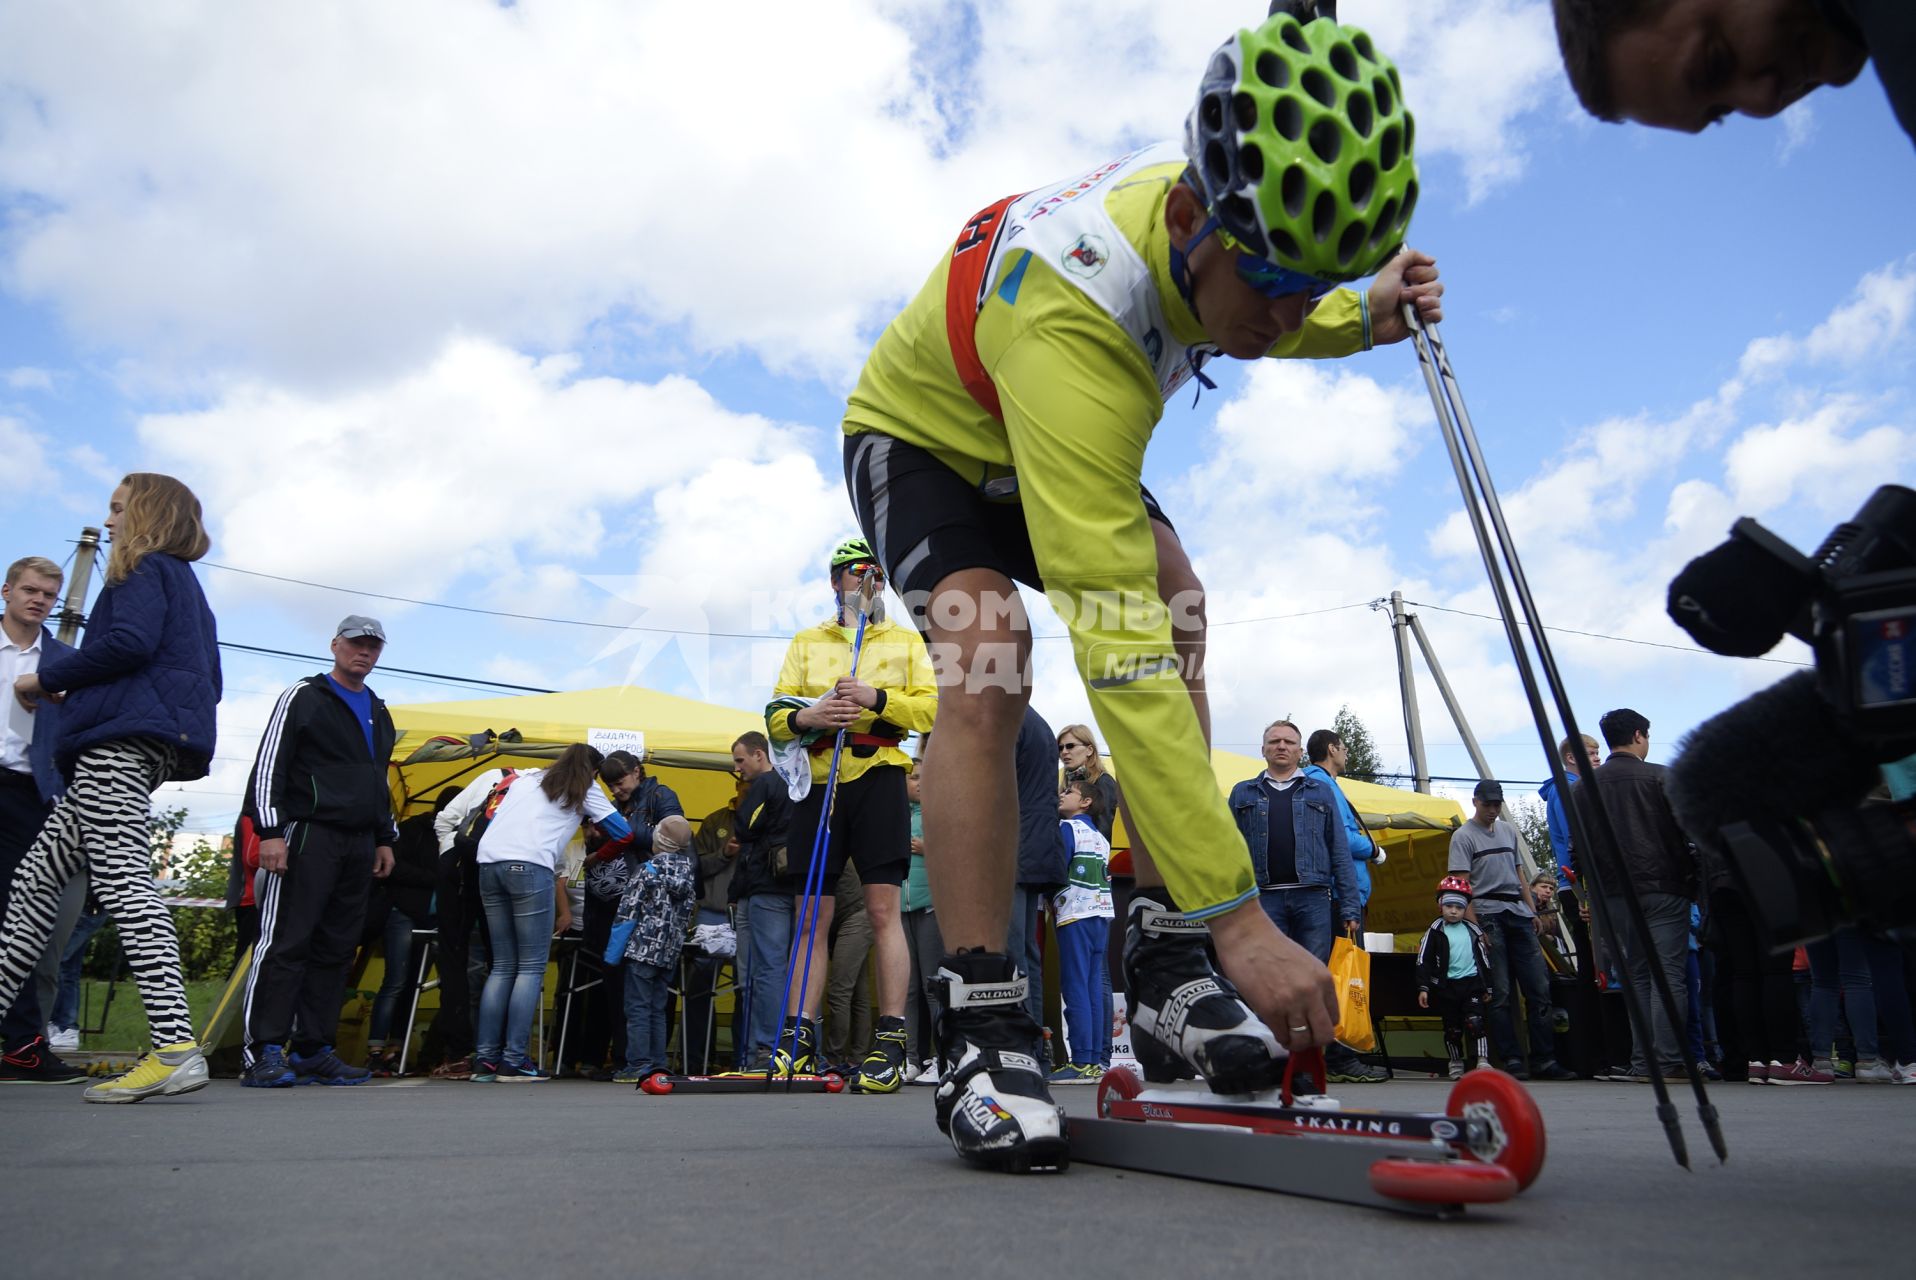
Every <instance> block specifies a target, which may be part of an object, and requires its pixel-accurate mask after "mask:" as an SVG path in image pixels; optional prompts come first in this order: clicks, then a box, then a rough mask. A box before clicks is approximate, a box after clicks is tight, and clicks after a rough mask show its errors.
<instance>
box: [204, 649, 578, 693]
mask: <svg viewBox="0 0 1916 1280" xmlns="http://www.w3.org/2000/svg"><path fill="white" fill-rule="evenodd" d="M220 648H222V649H237V650H239V651H240V652H241V653H257V654H262V655H264V656H265V657H268V658H290V659H292V660H293V661H295V662H319V663H330V662H331V661H332V659H331V658H321V657H318V656H316V655H314V654H310V653H290V652H288V651H287V650H285V649H266V648H262V647H261V646H259V645H256V644H238V643H235V642H234V641H231V640H222V641H220ZM378 670H379V671H381V672H383V673H385V674H387V675H395V676H411V677H412V678H413V679H415V680H422V681H424V682H425V683H427V684H442V685H447V686H449V687H451V688H455V689H456V688H460V687H462V686H466V685H478V686H483V687H485V688H488V689H510V690H511V691H512V692H514V693H557V692H559V691H558V690H557V689H541V688H540V687H539V686H537V685H531V684H507V683H506V682H505V681H503V680H482V679H480V678H479V677H477V676H449V675H445V674H443V673H442V672H438V671H413V670H410V669H409V668H406V667H387V666H381V667H379V668H378Z"/></svg>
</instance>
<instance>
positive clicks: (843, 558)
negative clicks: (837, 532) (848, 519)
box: [831, 538, 878, 575]
mask: <svg viewBox="0 0 1916 1280" xmlns="http://www.w3.org/2000/svg"><path fill="white" fill-rule="evenodd" d="M877 560H878V557H877V556H875V555H873V554H872V549H871V544H870V543H868V542H866V541H865V540H864V539H863V538H847V539H845V540H844V541H843V542H841V543H839V544H838V545H837V546H836V547H834V548H833V549H832V562H831V569H832V573H833V574H834V575H836V574H837V573H838V571H839V570H840V569H843V568H844V567H845V566H846V565H848V564H858V563H861V562H863V563H866V564H874V563H876V562H877Z"/></svg>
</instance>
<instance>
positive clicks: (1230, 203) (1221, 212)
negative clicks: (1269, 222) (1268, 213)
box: [1218, 192, 1264, 258]
mask: <svg viewBox="0 0 1916 1280" xmlns="http://www.w3.org/2000/svg"><path fill="white" fill-rule="evenodd" d="M1218 220H1219V221H1220V222H1222V223H1223V224H1224V225H1225V226H1226V227H1227V228H1228V229H1229V230H1230V232H1231V234H1232V235H1233V236H1235V237H1236V238H1237V240H1238V241H1239V242H1240V243H1242V244H1243V246H1244V247H1245V248H1246V249H1249V250H1250V251H1251V252H1252V253H1254V254H1256V255H1257V256H1258V257H1260V258H1261V257H1263V256H1264V233H1263V232H1262V231H1259V230H1258V229H1257V210H1256V209H1255V208H1253V207H1252V205H1251V202H1250V201H1249V200H1246V199H1245V198H1244V197H1243V196H1241V195H1238V194H1237V193H1235V192H1233V193H1232V194H1230V195H1228V196H1225V197H1224V199H1222V200H1220V201H1219V202H1218Z"/></svg>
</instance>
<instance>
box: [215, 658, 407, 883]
mask: <svg viewBox="0 0 1916 1280" xmlns="http://www.w3.org/2000/svg"><path fill="white" fill-rule="evenodd" d="M372 719H373V750H372V754H371V755H368V754H367V753H366V733H365V731H364V730H363V729H361V728H360V726H359V722H358V720H357V719H356V718H355V717H354V715H353V711H352V708H351V707H349V706H347V705H346V702H345V700H344V699H342V698H341V697H340V696H339V695H338V694H337V693H335V692H334V691H333V687H332V684H331V682H329V681H328V680H327V678H326V677H325V676H324V675H317V676H309V677H307V678H306V679H304V680H301V681H300V682H299V683H298V684H296V685H294V686H293V687H292V688H290V689H288V690H287V691H286V692H285V693H283V694H281V695H280V698H279V701H278V702H277V703H276V704H274V707H273V714H272V715H271V716H270V717H268V719H267V723H266V733H265V735H264V736H263V737H261V738H260V742H259V756H258V758H257V759H256V760H255V761H254V763H253V777H252V781H251V783H250V784H249V785H248V791H249V792H250V794H249V795H248V797H247V804H248V807H249V808H250V809H251V811H252V814H253V822H254V825H255V827H256V828H257V829H258V831H259V838H260V839H262V840H271V839H273V838H275V837H281V838H283V837H284V836H285V833H286V828H287V826H289V825H290V824H292V823H295V822H313V823H319V824H321V825H324V826H329V827H339V828H342V829H344V830H348V831H371V832H373V833H374V834H375V835H376V836H377V837H378V840H379V843H380V844H383V845H390V844H392V843H393V841H394V840H395V839H396V832H395V829H394V826H393V811H392V794H391V792H389V791H388V790H387V787H386V764H387V762H388V761H389V760H391V759H392V753H393V741H394V739H395V737H396V736H397V735H396V734H395V733H394V730H393V720H392V716H391V715H390V714H389V713H388V712H387V710H386V704H385V703H384V702H382V701H380V700H379V696H378V695H377V694H374V695H373V700H372Z"/></svg>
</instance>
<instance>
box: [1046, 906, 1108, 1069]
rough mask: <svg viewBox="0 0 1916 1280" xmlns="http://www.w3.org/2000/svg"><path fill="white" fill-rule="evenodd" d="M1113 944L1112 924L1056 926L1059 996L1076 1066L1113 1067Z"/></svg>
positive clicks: (1104, 921)
mask: <svg viewBox="0 0 1916 1280" xmlns="http://www.w3.org/2000/svg"><path fill="white" fill-rule="evenodd" d="M1110 941H1111V921H1110V920H1109V919H1107V918H1104V917H1093V918H1091V919H1088V920H1073V921H1072V922H1071V923H1069V924H1061V925H1059V926H1058V985H1059V988H1060V991H1059V994H1060V995H1061V996H1062V997H1063V1003H1064V1031H1065V1036H1066V1038H1067V1039H1068V1040H1069V1041H1070V1042H1071V1061H1072V1064H1073V1065H1075V1066H1081V1067H1082V1066H1091V1065H1096V1066H1101V1067H1104V1066H1110V1065H1111V966H1110V964H1109V963H1107V961H1106V958H1105V956H1106V948H1107V947H1108V946H1109V944H1110Z"/></svg>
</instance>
